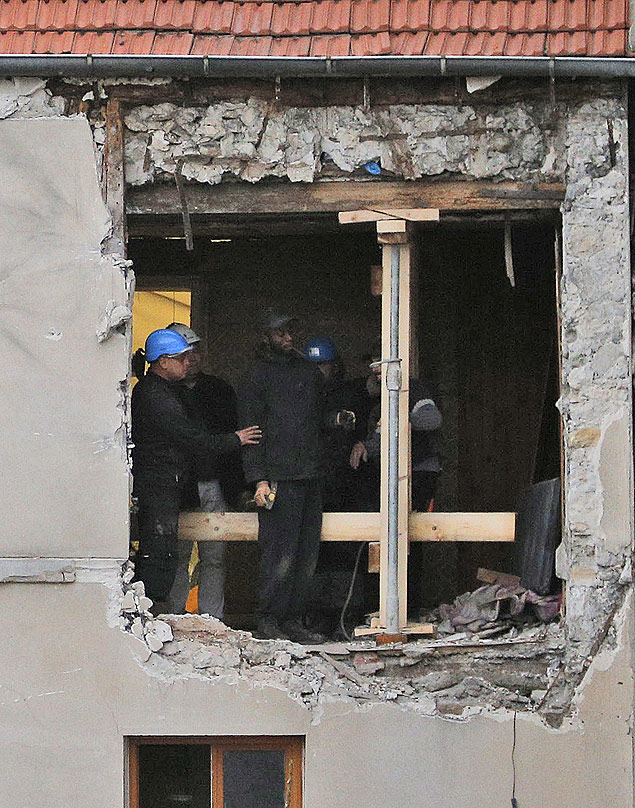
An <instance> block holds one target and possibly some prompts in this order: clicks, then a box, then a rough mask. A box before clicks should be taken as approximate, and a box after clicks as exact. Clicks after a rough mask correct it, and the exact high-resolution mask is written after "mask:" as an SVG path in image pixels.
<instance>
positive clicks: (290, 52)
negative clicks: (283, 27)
mask: <svg viewBox="0 0 635 808" xmlns="http://www.w3.org/2000/svg"><path fill="white" fill-rule="evenodd" d="M303 5H307V6H308V5H310V4H309V3H303ZM310 50H311V37H310V36H281V37H276V38H275V39H274V40H273V42H272V43H271V54H270V55H271V56H308V55H309V51H310Z"/></svg>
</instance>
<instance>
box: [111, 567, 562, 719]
mask: <svg viewBox="0 0 635 808" xmlns="http://www.w3.org/2000/svg"><path fill="white" fill-rule="evenodd" d="M133 575H134V571H133V569H132V567H131V565H129V564H128V565H126V567H125V568H124V573H123V581H124V594H123V599H122V602H121V618H120V626H121V628H122V629H124V630H125V631H129V632H130V633H132V634H133V635H134V636H136V637H138V638H139V639H140V640H143V641H144V642H145V644H146V645H147V647H148V649H149V651H150V652H152V653H149V654H148V659H150V658H151V659H152V660H153V661H155V662H156V661H157V660H161V662H162V664H163V668H162V670H164V672H166V673H168V672H169V675H171V676H175V677H178V678H181V677H188V676H196V677H204V678H207V679H210V680H215V681H216V682H225V683H227V684H234V683H236V682H237V681H238V680H242V681H246V682H248V683H249V684H251V685H252V686H254V687H261V688H262V687H273V688H276V689H281V690H284V691H286V692H287V693H288V694H289V696H290V697H291V698H292V699H294V700H296V701H298V702H300V703H301V704H302V705H303V706H304V707H306V708H308V709H316V708H319V707H320V706H321V705H323V704H324V703H326V702H333V701H341V700H345V701H350V702H355V703H357V704H358V705H360V706H361V705H364V704H366V705H367V704H369V703H382V702H383V703H392V704H397V705H399V706H401V707H403V708H405V709H409V710H414V711H415V712H419V713H422V714H425V715H444V716H448V717H454V718H466V717H468V716H469V715H471V714H473V713H474V712H480V711H482V710H483V709H496V708H512V709H521V710H535V709H536V708H537V707H538V706H539V705H540V703H541V701H542V698H543V696H544V694H545V692H546V691H547V689H548V687H549V684H550V681H551V680H552V679H553V677H554V676H555V675H556V673H557V671H558V670H559V665H560V660H561V657H562V652H563V648H564V643H563V638H562V635H561V634H560V632H559V629H558V627H557V626H548V627H540V628H539V629H532V630H530V631H528V632H525V633H524V634H518V633H516V635H515V636H512V637H511V639H508V640H501V639H497V640H490V639H487V638H485V639H482V638H479V637H478V636H475V635H469V636H468V635H467V634H462V635H455V636H454V637H453V638H451V640H442V639H439V640H428V641H417V642H410V643H396V644H392V645H386V646H379V645H376V644H375V642H374V640H368V639H365V640H359V641H353V642H350V643H329V644H325V645H316V646H302V645H298V644H296V643H292V642H289V641H286V640H258V639H255V638H254V637H253V636H252V634H251V633H249V632H247V631H236V630H233V629H231V628H229V627H228V626H226V625H224V624H223V623H222V622H220V621H219V620H216V619H215V618H211V617H201V616H199V615H164V616H163V619H161V620H158V619H154V618H153V617H152V614H151V612H150V611H149V608H150V601H149V598H147V597H146V596H145V594H144V593H143V590H142V587H141V586H139V583H138V582H135V583H133V582H132V577H133ZM165 665H168V666H169V668H168V669H166V668H165Z"/></svg>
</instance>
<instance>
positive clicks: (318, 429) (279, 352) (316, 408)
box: [238, 310, 326, 642]
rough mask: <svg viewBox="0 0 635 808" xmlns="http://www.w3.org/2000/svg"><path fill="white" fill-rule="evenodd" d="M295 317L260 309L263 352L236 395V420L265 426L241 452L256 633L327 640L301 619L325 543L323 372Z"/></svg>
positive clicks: (275, 636)
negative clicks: (304, 347) (249, 496)
mask: <svg viewBox="0 0 635 808" xmlns="http://www.w3.org/2000/svg"><path fill="white" fill-rule="evenodd" d="M293 319H294V318H292V317H291V316H289V315H284V314H277V313H276V312H273V311H270V310H267V311H265V312H263V314H262V318H261V329H260V330H261V337H262V343H261V356H260V358H259V359H258V361H256V363H255V365H254V366H253V368H252V369H251V371H250V373H249V374H248V376H247V378H246V380H245V382H244V384H243V386H242V388H241V390H240V393H239V398H238V409H239V415H240V420H239V423H251V422H253V420H254V419H255V420H256V421H257V422H258V423H259V424H260V425H261V426H262V430H263V439H262V441H261V442H260V443H259V444H258V445H256V446H248V447H246V448H245V451H244V452H243V466H244V469H245V476H246V478H247V481H248V482H251V483H255V485H256V493H255V497H254V499H255V502H256V505H258V507H259V512H258V542H259V545H260V550H261V561H260V582H259V592H260V607H259V612H260V613H259V622H258V631H259V633H260V635H261V636H262V637H267V638H283V637H287V638H290V639H293V640H295V641H298V642H319V641H320V640H322V639H323V638H322V637H321V635H317V634H314V633H313V632H311V631H308V630H307V629H306V627H305V626H304V623H303V618H304V613H305V608H306V601H307V596H308V592H309V588H310V584H311V579H312V576H313V573H314V570H315V566H316V563H317V558H318V551H319V545H320V533H321V527H322V492H321V480H320V477H321V474H322V461H323V457H322V453H323V430H324V428H325V417H326V416H325V411H324V399H323V389H322V377H321V374H320V372H319V371H318V370H317V368H316V367H315V365H313V364H312V363H311V362H308V361H307V360H306V359H305V358H304V357H303V356H302V355H301V354H300V353H299V352H298V351H296V350H295V348H294V346H293V334H292V330H291V329H292V322H293ZM272 489H277V490H276V492H275V500H273V506H272V507H270V509H268V507H267V506H269V505H270V503H271V495H272Z"/></svg>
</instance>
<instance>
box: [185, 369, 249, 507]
mask: <svg viewBox="0 0 635 808" xmlns="http://www.w3.org/2000/svg"><path fill="white" fill-rule="evenodd" d="M181 395H182V399H183V403H184V405H185V409H186V411H187V414H188V415H189V417H190V418H191V419H192V420H193V421H194V422H195V423H196V424H198V425H199V426H201V427H203V429H206V430H207V431H208V432H211V433H212V434H213V435H220V434H223V433H227V432H234V431H235V430H236V429H238V411H237V403H236V393H235V392H234V388H233V387H232V386H231V385H230V384H228V383H227V382H226V381H224V380H223V379H220V378H219V377H218V376H212V375H211V374H210V373H202V372H201V373H198V374H197V375H196V377H195V379H194V384H193V385H192V386H188V385H185V384H184V385H182V391H181ZM250 426H251V424H250ZM207 468H208V470H209V473H210V476H209V477H208V478H203V477H200V479H217V480H219V482H220V486H221V490H222V492H223V496H224V497H225V500H226V501H227V502H228V503H230V504H232V503H235V501H236V499H237V497H238V495H239V493H240V492H241V491H242V490H243V488H244V487H245V486H244V483H245V480H244V477H243V467H242V463H241V458H240V452H239V451H238V448H237V449H236V451H235V452H232V453H231V454H223V455H217V457H216V458H215V459H214V460H212V461H211V462H210V463H208V464H207Z"/></svg>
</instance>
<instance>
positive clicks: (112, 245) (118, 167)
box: [104, 98, 128, 256]
mask: <svg viewBox="0 0 635 808" xmlns="http://www.w3.org/2000/svg"><path fill="white" fill-rule="evenodd" d="M123 129H124V126H123V112H122V108H121V101H120V100H119V99H118V98H109V99H108V101H107V102H106V140H105V143H104V189H105V200H106V207H107V208H108V211H109V213H110V217H111V219H112V233H111V234H110V236H109V237H108V238H107V239H106V244H105V246H106V251H107V252H112V253H118V254H119V255H123V256H125V255H126V247H127V242H128V232H127V227H126V205H125V190H126V176H125V164H124V135H123Z"/></svg>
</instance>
